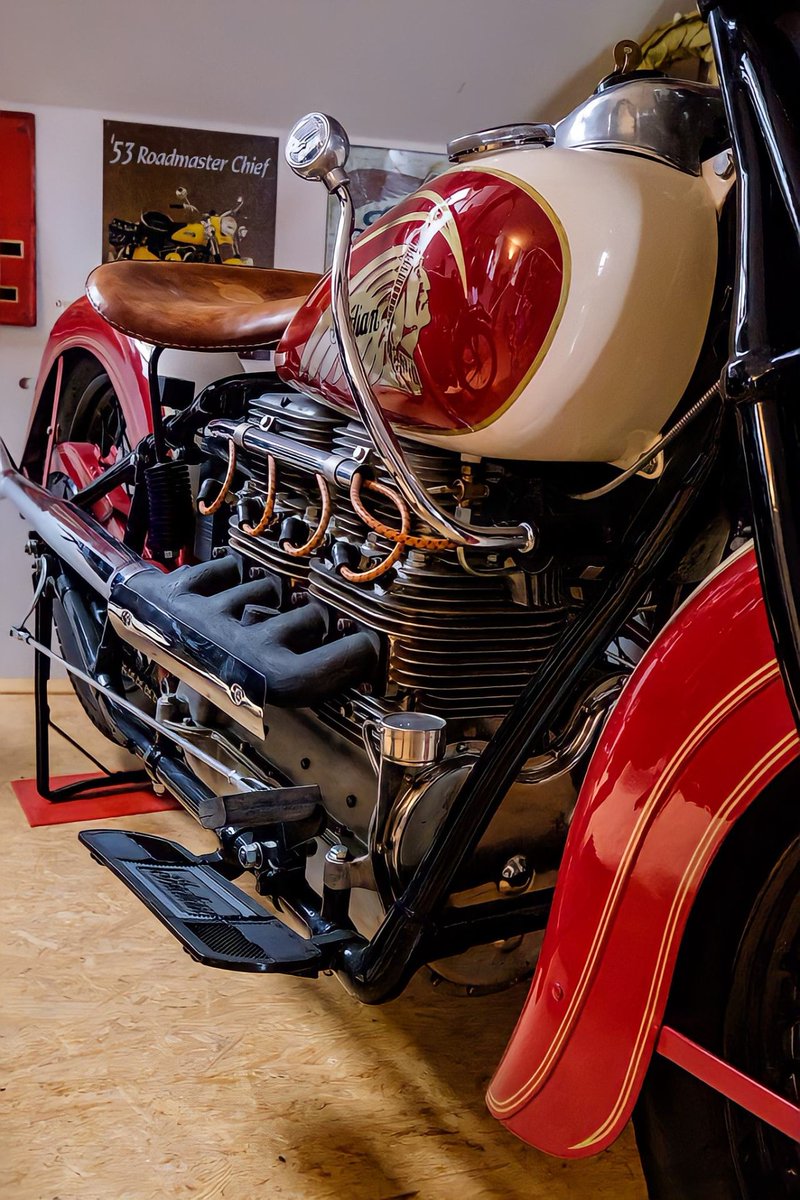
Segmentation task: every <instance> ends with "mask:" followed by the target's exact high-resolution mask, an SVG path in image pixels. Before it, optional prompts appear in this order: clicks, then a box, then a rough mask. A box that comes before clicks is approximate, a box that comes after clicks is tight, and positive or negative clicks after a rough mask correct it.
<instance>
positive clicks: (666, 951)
mask: <svg viewBox="0 0 800 1200" xmlns="http://www.w3.org/2000/svg"><path fill="white" fill-rule="evenodd" d="M798 740H800V739H798V735H797V731H796V730H794V729H793V730H791V731H790V732H789V733H787V734H786V736H785V737H783V738H781V740H780V741H779V742H777V743H776V745H774V746H773V747H772V749H771V750H769V751H768V752H767V753H766V754H765V755H764V757H763V758H762V759H761V760H760V761H759V762H758V763H756V765H755V766H754V767H753V768H752V770H751V771H750V772H749V773H748V774H747V775H746V776H745V777H744V779H743V780H742V781H741V783H740V784H739V786H738V787H737V788H736V790H735V791H734V792H732V793H731V795H730V796H728V798H727V800H726V801H725V803H724V804H723V805H722V807H721V808H720V810H719V811H718V812H717V814H716V816H715V817H714V819H713V821H711V822H709V825H708V827H707V829H706V831H705V833H704V834H703V836H702V838H701V839H700V841H699V842H698V844H697V846H696V848H695V851H694V854H693V855H692V857H691V859H690V861H689V865H688V866H687V868H686V871H685V872H684V874H683V877H682V878H681V882H680V885H679V887H678V890H677V891H676V893H675V897H674V899H673V901H672V907H671V908H670V913H669V919H668V920H667V924H666V927H665V930H664V936H663V938H662V939H661V945H660V947H659V951H658V958H657V960H656V967H655V971H654V972H653V979H652V981H651V984H650V994H649V995H648V997H647V1005H646V1007H645V1012H644V1016H643V1017H642V1021H641V1024H640V1026H639V1032H638V1034H637V1035H636V1041H635V1043H634V1047H633V1052H632V1054H631V1058H630V1062H629V1063H628V1069H627V1071H626V1073H625V1080H624V1082H623V1085H622V1091H621V1092H620V1094H619V1097H618V1098H617V1102H616V1104H615V1106H614V1108H613V1109H612V1111H611V1113H610V1114H609V1116H608V1117H607V1118H606V1120H605V1121H604V1122H603V1124H602V1125H601V1126H600V1127H599V1128H598V1129H596V1130H595V1131H594V1133H592V1134H590V1135H589V1137H587V1138H585V1139H584V1140H583V1141H582V1142H576V1143H575V1145H574V1146H570V1149H571V1150H585V1149H588V1147H589V1146H593V1145H595V1144H596V1143H597V1142H599V1141H602V1139H603V1138H604V1137H605V1136H606V1135H607V1134H608V1133H609V1132H610V1131H611V1130H612V1129H613V1127H614V1125H615V1123H616V1122H617V1121H618V1120H619V1118H620V1116H621V1114H622V1113H623V1111H624V1109H625V1106H626V1105H627V1103H628V1101H629V1100H630V1097H631V1094H632V1092H633V1088H634V1082H635V1079H636V1074H637V1072H638V1070H639V1066H640V1064H641V1061H642V1057H643V1055H644V1052H645V1048H646V1044H647V1036H648V1032H649V1030H650V1028H651V1026H652V1024H653V1021H654V1019H655V1014H656V1009H657V1008H658V998H659V993H660V991H661V985H662V984H663V982H664V976H665V974H666V971H667V963H668V961H669V957H670V951H671V949H672V946H673V943H674V941H675V937H676V933H677V927H678V922H679V920H680V915H681V910H682V909H683V905H684V902H685V900H686V897H687V895H688V894H689V891H690V889H691V888H692V885H693V884H694V882H695V881H696V879H697V878H698V876H699V875H701V874H702V872H703V867H704V863H705V856H706V852H707V851H708V849H709V847H710V844H711V842H712V841H713V840H714V837H715V835H716V832H717V830H718V828H719V826H720V825H724V824H725V821H726V819H727V817H728V816H729V815H730V813H732V812H733V811H734V810H735V809H736V807H737V805H738V804H739V803H740V801H741V799H742V797H743V796H745V795H747V793H748V791H750V789H751V788H752V787H753V786H754V785H756V784H758V783H759V782H760V780H761V779H763V777H764V776H765V775H767V774H768V773H769V772H770V771H771V769H772V768H773V767H774V766H775V764H776V763H778V762H780V760H781V759H782V758H786V759H787V760H788V761H791V759H792V758H794V757H795V755H794V751H795V749H796V747H797V743H798ZM790 752H791V753H790Z"/></svg>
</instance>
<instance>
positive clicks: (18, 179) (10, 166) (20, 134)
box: [0, 112, 36, 325]
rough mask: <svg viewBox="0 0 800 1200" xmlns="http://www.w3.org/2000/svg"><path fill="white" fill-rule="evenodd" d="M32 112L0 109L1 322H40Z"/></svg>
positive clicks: (6, 323)
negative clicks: (37, 301) (37, 297)
mask: <svg viewBox="0 0 800 1200" xmlns="http://www.w3.org/2000/svg"><path fill="white" fill-rule="evenodd" d="M35 158H36V143H35V120H34V117H33V114H32V113H22V112H0V325H35V324H36V197H35V193H34V174H35V169H36V163H35Z"/></svg>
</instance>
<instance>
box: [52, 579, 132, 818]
mask: <svg viewBox="0 0 800 1200" xmlns="http://www.w3.org/2000/svg"><path fill="white" fill-rule="evenodd" d="M34 622H35V624H34V628H35V637H36V640H37V642H41V644H42V645H43V646H47V647H48V649H49V647H50V645H51V644H52V635H53V600H52V597H51V595H50V592H49V589H48V588H47V587H45V588H44V590H43V592H42V595H41V596H40V597H39V600H38V603H37V604H36V609H35V616H34ZM49 683H50V659H49V658H48V657H47V656H46V655H45V654H42V653H41V652H40V651H39V650H34V660H33V698H34V714H35V732H36V790H37V792H38V793H39V795H40V796H41V797H42V798H43V799H45V800H49V801H50V803H51V804H64V803H65V802H67V801H69V800H77V799H79V798H83V797H86V796H106V795H109V794H113V793H114V792H116V791H117V790H118V789H120V788H130V787H131V786H132V785H141V784H146V783H149V782H150V777H149V775H148V774H147V772H146V771H109V769H108V768H107V767H105V766H103V764H102V763H101V762H100V761H99V759H96V758H95V757H94V756H93V755H92V754H90V753H89V751H88V750H86V749H85V748H84V747H83V746H81V745H79V744H78V743H77V742H76V741H75V739H74V738H71V737H70V735H69V734H68V733H67V732H66V731H65V730H63V729H61V728H60V726H58V725H56V724H55V722H54V721H53V720H52V718H51V716H50V703H49V697H48V691H49ZM51 729H53V730H55V732H56V733H57V734H58V735H59V736H60V737H62V738H63V739H64V740H65V741H66V742H69V744H70V745H71V746H74V747H75V749H76V750H79V751H80V752H81V754H82V755H83V756H84V758H87V759H88V760H89V762H91V763H93V764H94V766H96V767H97V768H98V769H99V770H100V771H102V772H103V775H104V778H102V779H96V778H91V777H88V778H86V779H77V780H75V782H74V783H67V784H63V785H62V786H61V787H53V782H52V778H51V775H50V730H51Z"/></svg>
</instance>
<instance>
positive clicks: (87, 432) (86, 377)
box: [55, 357, 130, 459]
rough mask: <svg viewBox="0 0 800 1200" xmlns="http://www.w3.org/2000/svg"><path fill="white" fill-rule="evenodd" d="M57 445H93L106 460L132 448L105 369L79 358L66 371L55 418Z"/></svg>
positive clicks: (117, 401) (115, 395)
mask: <svg viewBox="0 0 800 1200" xmlns="http://www.w3.org/2000/svg"><path fill="white" fill-rule="evenodd" d="M55 440H56V442H91V443H92V444H93V445H95V446H97V447H98V448H99V450H100V457H101V458H102V459H106V458H107V457H108V455H109V454H110V452H111V449H112V448H113V447H116V449H117V451H118V452H119V453H125V452H126V451H127V450H129V449H130V443H129V441H128V433H127V428H126V424H125V415H124V413H123V411H122V405H121V404H120V402H119V398H118V397H117V394H116V392H115V391H114V388H113V385H112V383H111V380H110V379H109V377H108V374H107V372H106V370H105V368H104V367H103V366H102V364H101V363H99V362H98V361H97V359H96V358H89V357H86V358H80V359H78V360H77V361H76V362H75V363H74V364H73V365H72V366H71V367H70V368H68V370H67V374H66V377H65V379H64V380H63V382H62V387H61V400H60V402H59V406H58V414H57V419H56V438H55Z"/></svg>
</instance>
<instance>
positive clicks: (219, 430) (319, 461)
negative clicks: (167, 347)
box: [205, 417, 368, 488]
mask: <svg viewBox="0 0 800 1200" xmlns="http://www.w3.org/2000/svg"><path fill="white" fill-rule="evenodd" d="M205 436H206V437H207V438H211V439H212V440H213V441H223V442H233V443H234V445H235V446H238V447H239V449H240V450H250V451H253V452H255V453H256V454H262V455H267V454H271V455H272V456H273V457H274V458H278V459H280V461H281V462H282V463H285V464H286V465H287V466H290V467H296V468H298V469H299V470H301V471H309V472H310V473H311V474H313V475H322V476H323V477H324V478H325V479H327V481H328V483H332V484H335V485H338V486H339V487H343V488H348V487H349V486H350V484H351V483H352V481H353V477H354V476H355V475H357V474H358V472H359V471H360V470H362V469H363V467H364V465H365V463H366V460H367V458H368V454H366V453H365V454H364V455H363V456H362V455H358V456H353V457H349V456H347V455H344V454H334V453H322V452H321V451H319V450H315V449H314V447H313V446H306V445H304V444H303V443H302V442H297V441H295V440H294V438H288V437H286V436H285V435H284V434H281V433H272V432H271V431H270V430H269V429H265V428H264V427H263V426H261V425H257V424H256V423H255V422H254V421H230V420H227V419H226V418H223V417H219V418H217V419H215V420H213V421H209V423H208V425H207V426H206V430H205Z"/></svg>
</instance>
